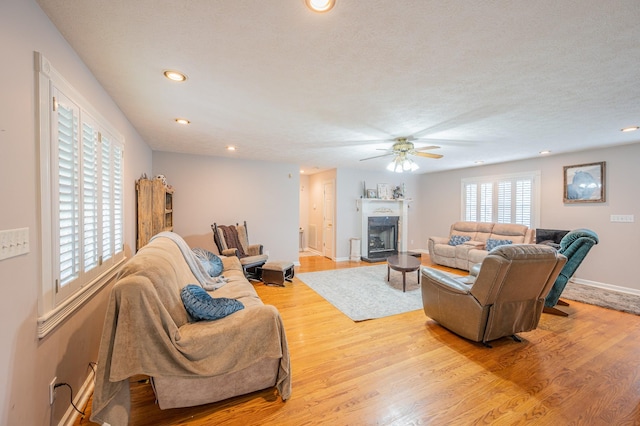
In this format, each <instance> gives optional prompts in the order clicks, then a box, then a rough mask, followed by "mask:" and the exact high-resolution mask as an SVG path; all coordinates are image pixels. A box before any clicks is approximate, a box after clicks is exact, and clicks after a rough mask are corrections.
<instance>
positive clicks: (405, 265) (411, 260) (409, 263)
mask: <svg viewBox="0 0 640 426" xmlns="http://www.w3.org/2000/svg"><path fill="white" fill-rule="evenodd" d="M421 263H422V262H421V261H420V259H418V258H417V257H415V256H411V255H409V254H396V255H394V256H391V257H389V258H387V281H389V280H390V278H391V270H392V269H393V270H394V271H399V272H402V291H403V292H405V291H406V290H407V272H413V271H418V284H420V265H421Z"/></svg>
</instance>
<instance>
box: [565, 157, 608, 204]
mask: <svg viewBox="0 0 640 426" xmlns="http://www.w3.org/2000/svg"><path fill="white" fill-rule="evenodd" d="M605 175H606V162H604V161H601V162H599V163H588V164H578V165H575V166H564V202H565V203H604V202H605V189H606V186H605Z"/></svg>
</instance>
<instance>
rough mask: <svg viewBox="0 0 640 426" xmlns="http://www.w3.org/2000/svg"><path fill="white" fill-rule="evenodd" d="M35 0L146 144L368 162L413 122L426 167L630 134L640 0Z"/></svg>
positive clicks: (371, 165) (637, 87) (638, 84)
mask: <svg viewBox="0 0 640 426" xmlns="http://www.w3.org/2000/svg"><path fill="white" fill-rule="evenodd" d="M38 3H39V4H40V6H41V7H42V8H43V10H44V11H45V13H47V15H48V16H49V17H50V19H51V20H52V21H53V23H54V24H55V25H56V26H57V27H58V29H59V30H60V31H61V32H62V34H63V35H64V37H65V38H66V39H67V40H68V41H69V43H70V44H71V46H73V48H74V49H75V50H76V51H77V52H78V54H79V55H80V57H81V58H82V59H83V60H84V62H85V63H86V64H87V66H88V67H89V68H90V69H91V71H92V72H93V74H94V75H95V76H96V78H97V79H98V80H99V81H100V83H101V84H102V85H103V86H104V87H105V89H106V90H107V92H108V93H109V94H110V95H111V96H112V98H113V99H114V100H115V102H116V103H117V104H118V106H119V107H120V108H121V109H122V111H123V112H124V113H125V114H126V116H127V117H128V118H129V120H130V121H131V123H132V124H133V125H134V126H135V128H136V129H137V130H138V132H139V133H140V135H141V136H142V137H143V138H144V139H145V141H147V143H148V144H149V145H150V146H151V147H152V149H154V150H160V151H171V152H181V153H191V154H205V155H214V156H225V157H237V158H244V159H254V160H274V161H282V162H289V163H295V164H299V165H300V166H301V167H303V168H305V169H306V170H308V171H311V172H312V171H313V170H322V169H327V168H333V167H347V168H368V169H373V170H382V169H383V168H384V166H385V165H386V164H387V163H388V162H389V159H388V158H379V159H373V160H368V161H364V162H361V161H359V160H360V159H362V158H365V157H371V156H375V155H379V154H380V153H381V152H380V151H377V149H379V148H390V147H391V145H392V141H391V140H392V139H393V138H394V137H398V136H409V135H413V136H416V137H421V138H423V139H425V140H423V141H418V142H416V143H415V144H416V147H420V146H423V145H438V146H440V147H441V148H440V149H438V150H434V151H430V152H433V153H438V154H443V155H444V158H442V159H438V160H434V159H428V158H417V159H416V161H417V162H418V164H419V165H420V170H419V171H418V172H421V173H424V172H431V171H439V170H447V169H454V168H461V167H469V166H473V165H474V162H475V161H479V160H482V161H484V162H485V164H489V163H496V162H502V161H510V160H516V159H524V158H531V157H535V156H537V155H538V152H539V151H541V150H545V149H550V150H552V151H553V153H561V152H569V151H576V150H581V149H586V148H596V147H603V146H607V145H617V144H626V143H634V142H640V131H638V132H630V133H623V132H620V129H621V128H623V127H626V126H632V125H640V78H639V75H640V73H639V71H638V70H639V65H640V25H639V24H638V23H639V22H640V1H638V0H608V1H602V0H563V1H557V0H537V1H524V0H496V1H490V2H489V1H487V2H483V1H480V2H478V1H461V0H457V1H456V0H450V1H430V0H394V1H389V0H385V1H383V0H366V1H365V0H360V1H357V0H337V4H336V6H335V8H334V9H333V10H332V11H330V12H329V13H325V14H316V13H312V12H311V11H309V10H308V9H307V8H306V7H305V5H304V1H303V0H277V1H257V0H189V1H166V0H135V1H131V0H94V1H87V0H38ZM44 53H45V54H46V52H44ZM54 65H55V64H54ZM165 69H176V70H180V71H182V72H184V73H186V74H187V75H188V77H189V79H188V80H187V81H186V82H184V83H180V84H178V83H173V82H170V81H168V80H167V79H165V78H164V77H163V75H162V72H163V70H165ZM176 117H185V118H187V119H189V120H190V121H191V124H190V125H189V126H180V125H178V124H176V123H175V122H174V121H173V120H174V118H176ZM385 141H386V142H385ZM227 145H235V146H237V150H236V151H235V152H233V153H230V152H228V151H226V150H225V147H226V146H227Z"/></svg>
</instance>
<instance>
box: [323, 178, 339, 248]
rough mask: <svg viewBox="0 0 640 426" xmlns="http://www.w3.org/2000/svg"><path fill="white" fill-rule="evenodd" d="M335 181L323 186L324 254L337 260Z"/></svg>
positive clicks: (327, 182) (325, 183)
mask: <svg viewBox="0 0 640 426" xmlns="http://www.w3.org/2000/svg"><path fill="white" fill-rule="evenodd" d="M335 192H336V182H335V180H330V181H326V182H324V183H323V184H322V194H323V195H322V246H323V250H322V254H323V255H324V256H325V257H328V258H329V259H335V250H334V247H335V226H334V220H335Z"/></svg>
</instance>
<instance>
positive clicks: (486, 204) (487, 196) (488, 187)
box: [480, 183, 493, 222]
mask: <svg viewBox="0 0 640 426" xmlns="http://www.w3.org/2000/svg"><path fill="white" fill-rule="evenodd" d="M480 222H493V184H492V183H483V184H482V185H480Z"/></svg>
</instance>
